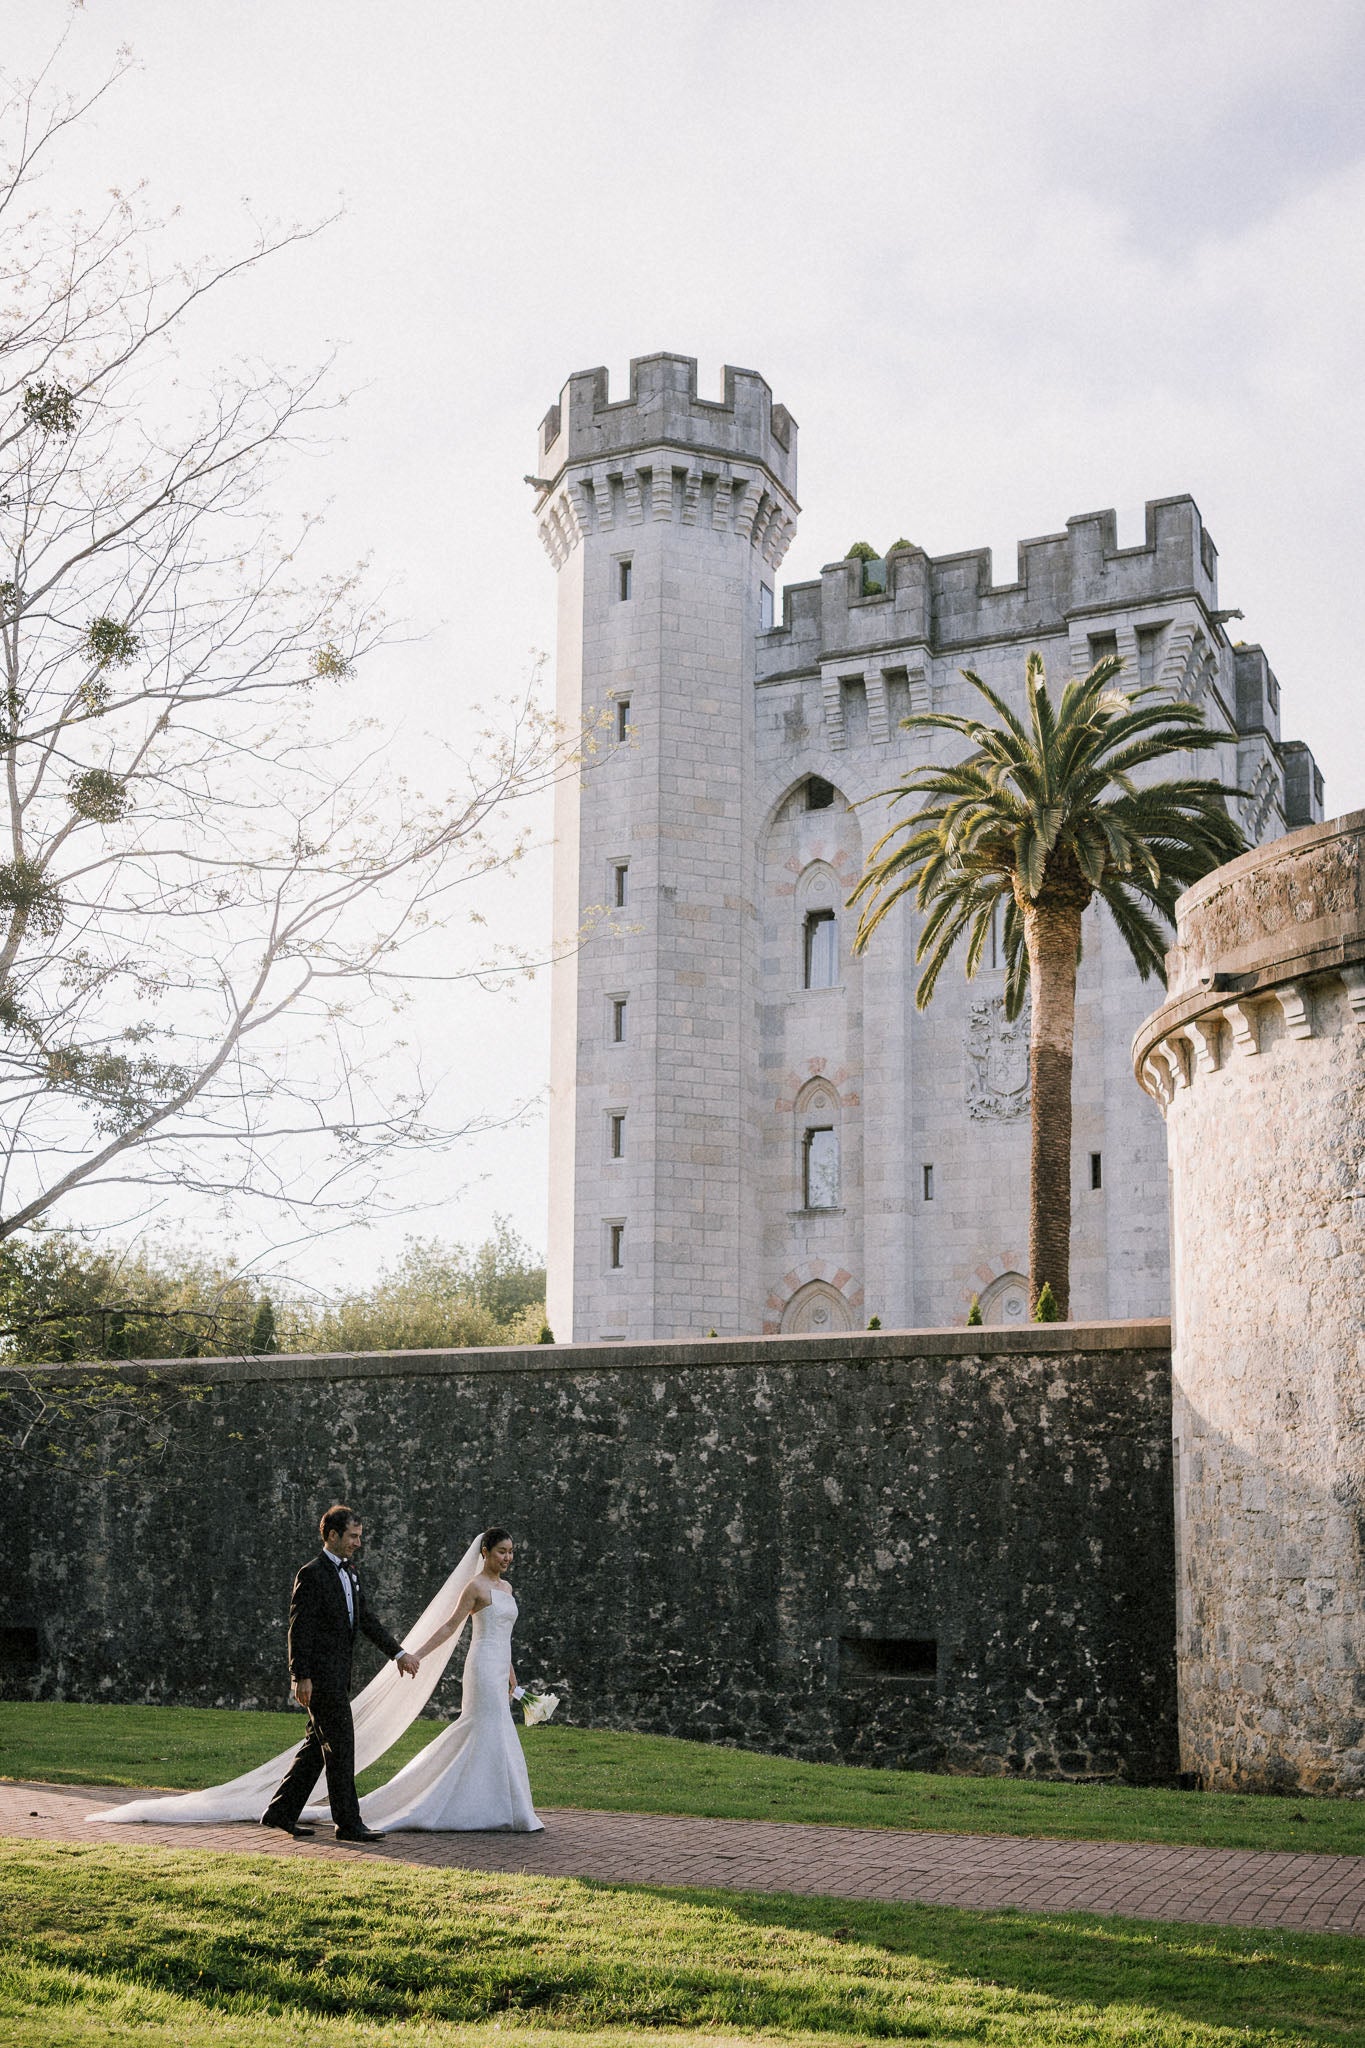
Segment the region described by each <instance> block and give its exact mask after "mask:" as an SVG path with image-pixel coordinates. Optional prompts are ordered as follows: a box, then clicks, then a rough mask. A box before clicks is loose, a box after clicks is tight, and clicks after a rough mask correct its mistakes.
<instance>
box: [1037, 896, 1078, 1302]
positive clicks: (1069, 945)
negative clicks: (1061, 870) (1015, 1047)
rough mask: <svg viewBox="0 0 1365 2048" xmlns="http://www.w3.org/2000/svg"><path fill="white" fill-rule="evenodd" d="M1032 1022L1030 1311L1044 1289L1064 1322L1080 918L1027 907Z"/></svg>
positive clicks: (1073, 910) (1074, 912) (1073, 912)
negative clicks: (1048, 1284) (1047, 1288)
mask: <svg viewBox="0 0 1365 2048" xmlns="http://www.w3.org/2000/svg"><path fill="white" fill-rule="evenodd" d="M1024 939H1025V943H1026V945H1027V946H1028V964H1029V982H1030V984H1031V988H1032V1003H1033V1017H1032V1023H1031V1026H1030V1030H1029V1079H1030V1084H1031V1086H1030V1094H1031V1098H1032V1119H1033V1150H1032V1158H1031V1161H1030V1167H1031V1171H1030V1177H1029V1221H1028V1263H1029V1281H1028V1293H1029V1308H1030V1311H1031V1310H1032V1309H1033V1308H1034V1307H1035V1306H1036V1305H1037V1301H1038V1296H1039V1295H1040V1294H1041V1292H1042V1290H1043V1282H1044V1281H1045V1280H1046V1281H1051V1283H1052V1292H1053V1295H1054V1296H1055V1298H1056V1302H1057V1307H1058V1310H1059V1312H1060V1314H1061V1317H1062V1319H1063V1320H1065V1319H1066V1318H1067V1317H1068V1316H1069V1315H1070V1313H1071V1053H1072V1041H1073V1038H1074V1036H1075V1027H1076V959H1077V955H1078V954H1079V952H1080V941H1081V913H1080V909H1079V908H1078V907H1075V906H1071V905H1065V906H1061V907H1053V906H1046V907H1044V906H1041V905H1038V904H1030V905H1029V906H1028V907H1027V909H1026V910H1025V911H1024Z"/></svg>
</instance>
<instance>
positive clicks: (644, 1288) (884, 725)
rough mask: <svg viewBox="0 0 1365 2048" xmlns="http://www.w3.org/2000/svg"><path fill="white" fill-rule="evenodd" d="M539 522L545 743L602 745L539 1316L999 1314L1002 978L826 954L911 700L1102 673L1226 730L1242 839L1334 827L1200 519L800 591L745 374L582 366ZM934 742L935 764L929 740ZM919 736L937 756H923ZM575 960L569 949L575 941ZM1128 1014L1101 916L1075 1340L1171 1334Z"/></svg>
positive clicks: (789, 531)
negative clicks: (1098, 666)
mask: <svg viewBox="0 0 1365 2048" xmlns="http://www.w3.org/2000/svg"><path fill="white" fill-rule="evenodd" d="M536 483H537V490H538V503H537V520H538V525H539V531H540V534H541V538H542V540H543V541H544V544H545V546H546V549H547V551H548V553H549V555H550V557H551V560H552V561H553V562H554V564H555V567H556V569H557V572H558V687H559V703H560V711H561V715H562V716H563V717H564V718H565V719H566V721H568V722H569V723H570V724H571V725H576V724H577V722H578V721H579V719H580V718H581V717H582V716H583V715H584V713H585V712H587V713H588V714H589V715H591V716H596V717H597V718H598V719H599V720H602V719H604V720H605V721H606V731H605V736H604V737H605V744H604V746H603V748H602V750H601V752H600V753H599V755H598V757H597V758H596V760H595V761H594V762H593V764H592V765H591V767H590V769H589V771H588V772H587V773H586V774H585V775H584V776H583V777H582V778H581V779H580V780H579V781H576V782H573V783H566V784H565V785H564V786H563V788H562V790H561V792H560V799H559V809H558V815H557V819H556V839H557V872H556V883H555V892H556V926H557V934H558V938H559V941H560V946H561V957H560V959H559V960H558V963H557V965H556V968H555V971H554V988H553V1009H554V1023H553V1044H552V1080H551V1086H552V1108H551V1185H552V1188H553V1213H552V1217H551V1228H550V1245H549V1257H550V1320H551V1323H552V1325H553V1327H554V1329H555V1332H556V1335H557V1336H559V1337H560V1338H561V1339H566V1338H568V1337H570V1335H572V1336H573V1337H574V1338H575V1339H578V1340H580V1341H581V1340H584V1339H588V1340H591V1339H625V1338H629V1339H636V1340H645V1339H650V1338H658V1337H688V1336H705V1335H706V1334H707V1333H708V1332H715V1333H717V1334H719V1335H721V1336H735V1335H743V1334H759V1333H763V1332H769V1333H771V1332H776V1331H784V1332H801V1331H807V1332H815V1333H819V1332H834V1331H838V1330H849V1329H853V1328H860V1327H862V1325H863V1324H864V1323H865V1322H866V1321H867V1320H868V1318H869V1317H870V1316H871V1315H873V1314H875V1315H877V1316H878V1317H879V1318H880V1320H881V1322H882V1323H883V1324H885V1325H887V1326H888V1327H902V1328H905V1327H910V1328H914V1327H928V1326H942V1325H945V1324H951V1323H954V1322H957V1323H960V1322H962V1321H963V1320H964V1319H965V1317H966V1314H967V1310H968V1307H969V1305H970V1303H971V1300H972V1298H973V1297H974V1296H976V1297H979V1299H980V1302H981V1306H982V1310H983V1314H984V1317H985V1320H986V1322H987V1323H1009V1322H1017V1321H1019V1320H1020V1319H1022V1318H1023V1316H1024V1314H1025V1310H1026V1297H1025V1282H1024V1248H1023V1244H1022V1241H1021V1240H1022V1231H1023V1219H1024V1218H1025V1216H1026V1214H1027V1182H1028V1046H1027V1022H1026V1020H1020V1022H1018V1023H1017V1024H1013V1025H1012V1024H1010V1023H1008V1022H1007V1021H1006V1019H1005V1016H1004V1004H1003V980H1004V975H1003V965H1002V963H1001V961H1000V958H999V954H998V952H997V954H996V957H995V958H993V959H991V960H989V961H988V963H987V964H986V965H985V966H983V968H982V970H981V971H980V972H979V973H978V975H977V977H976V979H975V980H974V981H973V982H970V983H969V982H967V981H966V979H965V977H963V976H962V975H960V974H954V973H953V972H951V971H950V972H949V973H947V974H945V975H944V977H943V978H942V980H941V981H940V983H939V987H938V990H937V993H936V995H935V998H934V1001H933V1003H932V1005H931V1006H930V1007H929V1008H928V1009H927V1010H926V1011H925V1012H924V1013H922V1014H920V1013H917V1012H916V1010H915V1007H914V995H913V990H914V982H915V968H914V959H913V950H914V941H915V936H916V921H915V919H914V918H913V916H912V915H911V914H910V912H909V911H908V910H907V911H906V912H905V913H904V914H898V915H897V916H895V917H893V918H891V919H889V920H888V921H887V923H886V924H885V925H884V926H883V927H882V929H881V931H880V932H879V933H878V935H877V938H876V939H875V940H874V942H873V944H872V946H871V947H870V948H869V950H868V952H867V954H866V955H865V956H864V957H862V958H861V959H860V958H856V957H855V956H854V955H853V952H852V950H851V944H850V941H851V938H852V933H853V928H854V923H855V919H854V917H853V915H852V914H851V913H850V912H848V911H847V910H846V909H845V907H844V906H845V899H846V897H847V895H848V892H849V890H850V888H851V887H852V885H853V883H854V881H855V880H856V879H857V877H858V875H859V873H860V871H861V868H862V864H863V861H864V858H865V855H866V853H867V850H868V848H869V847H870V846H871V845H872V843H873V842H874V841H875V840H876V839H877V838H878V837H879V836H880V833H881V832H882V831H883V830H884V829H885V825H886V823H887V822H888V820H889V818H890V816H891V813H890V809H889V806H888V804H887V803H886V801H885V799H884V798H883V797H881V795H880V793H882V792H884V791H886V790H887V789H888V788H889V787H892V786H894V785H895V784H896V783H897V781H898V780H899V779H900V778H901V777H902V776H903V775H904V774H905V773H906V772H907V771H908V770H909V769H910V768H911V767H912V766H914V765H915V764H916V763H917V762H919V761H921V760H923V759H924V758H925V757H926V750H927V749H928V747H929V745H930V742H929V739H928V737H927V736H926V735H924V734H922V733H907V732H905V731H903V730H902V726H901V720H902V719H903V718H904V717H905V716H906V714H907V713H908V712H909V711H912V710H918V709H927V708H930V707H932V708H935V709H948V710H967V709H969V708H970V709H973V710H974V709H976V708H977V706H978V705H979V701H980V700H979V699H977V698H976V696H975V693H974V692H973V691H971V689H970V687H969V686H968V685H967V684H966V683H964V682H963V680H962V677H961V675H960V671H961V670H962V669H963V668H964V667H970V668H974V669H976V670H978V671H979V672H980V673H981V674H982V675H983V676H984V678H985V679H986V680H987V681H988V682H989V683H991V684H992V685H993V686H994V687H995V688H997V689H998V690H1000V691H1001V692H1002V693H1003V694H1004V695H1005V696H1006V697H1009V698H1012V699H1014V700H1015V701H1017V702H1019V703H1021V704H1022V696H1023V675H1024V660H1025V656H1026V655H1027V654H1028V652H1029V651H1030V650H1032V649H1034V648H1037V649H1039V650H1040V651H1041V653H1042V654H1043V656H1044V659H1045V661H1046V664H1047V668H1048V672H1049V675H1050V676H1051V677H1052V678H1053V679H1054V680H1060V679H1062V678H1063V677H1065V676H1066V675H1068V674H1078V673H1082V672H1084V671H1085V670H1086V669H1087V668H1089V667H1090V665H1091V664H1092V663H1093V662H1094V661H1096V660H1097V659H1098V658H1099V657H1100V656H1101V655H1104V654H1110V653H1118V654H1120V655H1122V656H1123V657H1124V660H1125V663H1126V672H1127V675H1128V676H1129V677H1130V678H1131V679H1132V681H1133V682H1134V683H1141V684H1154V685H1155V686H1157V687H1158V688H1160V689H1163V690H1167V691H1169V692H1170V693H1171V695H1172V696H1173V697H1179V698H1181V699H1184V700H1186V701H1189V702H1193V703H1196V704H1198V705H1199V707H1200V709H1201V710H1202V711H1203V713H1204V715H1205V718H1206V721H1207V722H1208V723H1209V724H1210V725H1212V726H1213V727H1215V728H1216V729H1217V730H1219V731H1220V732H1222V733H1223V734H1225V736H1226V737H1225V739H1224V742H1223V744H1222V745H1221V746H1220V747H1219V748H1218V749H1217V750H1216V752H1214V753H1210V754H1204V755H1201V756H1199V757H1198V760H1199V769H1198V772H1200V773H1203V774H1213V775H1217V776H1219V777H1220V778H1221V779H1222V780H1223V781H1224V782H1226V783H1227V784H1229V785H1230V786H1232V787H1234V788H1235V789H1236V790H1237V791H1238V792H1239V793H1240V794H1239V797H1238V799H1237V802H1236V806H1235V809H1236V813H1237V817H1238V822H1239V823H1240V824H1241V826H1242V828H1243V830H1244V832H1245V833H1246V835H1247V838H1248V841H1249V842H1250V843H1251V844H1253V845H1255V844H1257V843H1259V842H1262V841H1265V840H1268V839H1273V838H1276V837H1278V836H1279V835H1280V834H1282V833H1284V832H1285V831H1286V830H1288V829H1291V828H1294V827H1297V826H1301V825H1306V824H1309V823H1312V822H1314V821H1316V820H1318V819H1320V818H1321V816H1322V784H1321V778H1320V776H1319V774H1318V771H1317V768H1316V766H1315V764H1314V762H1313V760H1312V757H1311V755H1310V754H1309V752H1308V750H1307V748H1306V747H1304V746H1303V745H1302V744H1300V743H1298V742H1295V741H1286V740H1282V739H1281V737H1280V710H1279V690H1278V686H1277V683H1276V679H1275V677H1274V675H1273V673H1272V671H1271V669H1270V667H1269V665H1268V663H1267V661H1266V659H1265V656H1264V654H1263V653H1262V651H1261V649H1260V648H1258V647H1254V646H1244V645H1241V644H1234V643H1233V642H1232V641H1231V640H1230V639H1229V636H1228V634H1227V632H1226V630H1225V625H1226V621H1227V619H1228V618H1229V617H1230V616H1231V615H1230V614H1228V613H1225V612H1222V611H1220V609H1219V596H1218V582H1217V552H1216V550H1215V548H1214V545H1213V542H1212V540H1211V539H1210V537H1209V535H1208V534H1207V533H1206V532H1205V530H1204V527H1203V524H1202V521H1201V519H1200V516H1199V512H1198V509H1197V507H1196V506H1195V504H1194V502H1193V500H1192V499H1190V498H1188V497H1174V498H1164V499H1159V500H1157V501H1155V502H1153V503H1150V504H1149V505H1148V507H1147V521H1146V536H1145V540H1144V542H1143V544H1142V545H1141V546H1140V547H1132V548H1120V547H1118V545H1117V542H1116V534H1115V521H1114V516H1113V514H1112V513H1111V512H1101V513H1092V514H1087V515H1083V516H1081V517H1077V518H1073V519H1071V520H1069V521H1068V522H1067V526H1066V530H1065V532H1063V533H1059V534H1052V535H1048V536H1045V537H1044V538H1041V539H1038V540H1031V541H1025V542H1024V543H1023V544H1022V545H1021V547H1020V549H1019V560H1018V567H1017V573H1016V575H1015V577H1014V580H1012V581H1010V582H1006V583H996V582H994V581H993V580H992V567H991V557H990V553H989V551H988V550H985V549H978V550H974V551H970V552H968V553H964V554H958V555H950V556H945V557H938V558H931V557H930V556H928V555H926V554H925V553H924V552H923V550H922V549H920V548H919V547H917V546H915V545H914V544H912V543H911V542H908V541H900V542H897V543H896V545H895V546H894V547H892V548H890V549H889V550H888V552H887V554H886V556H885V557H884V558H880V559H876V560H872V561H860V560H856V559H848V560H844V561H839V562H835V563H832V564H831V565H830V566H829V567H828V568H826V569H825V570H824V571H823V572H822V574H821V576H820V578H819V580H818V581H816V582H811V583H802V584H797V585H795V586H789V587H788V588H787V589H786V590H785V591H784V593H783V595H782V599H781V604H780V610H779V605H778V598H777V572H778V569H779V567H780V564H781V562H782V559H783V556H784V554H785V552H786V549H787V547H788V545H789V544H790V541H791V538H792V535H793V533H794V532H795V527H796V519H797V514H798V509H799V508H798V505H797V500H796V425H795V422H794V421H793V420H792V418H791V416H790V414H789V413H788V412H787V411H786V409H785V407H783V406H781V405H777V404H774V403H773V399H772V394H771V392H770V390H769V387H768V385H767V383H766V382H765V381H764V379H763V378H762V377H760V376H758V375H756V374H754V373H753V372H751V371H746V370H736V369H731V368H727V369H726V371H725V373H724V396H723V398H722V399H721V400H719V401H712V400H707V399H703V398H700V397H699V396H698V395H697V375H696V363H695V362H694V361H693V360H692V359H691V358H688V357H684V356H675V355H655V356H646V357H642V358H640V359H637V360H636V361H634V362H633V363H632V365H631V375H630V392H629V396H628V397H626V398H620V399H615V400H613V399H611V398H610V397H609V394H608V388H607V378H606V373H605V372H604V371H602V370H591V371H587V372H584V373H582V374H580V375H577V376H574V377H571V378H570V380H569V382H568V384H567V385H566V386H565V388H564V391H563V393H562V395H561V398H560V401H559V403H558V404H557V405H555V406H553V407H552V408H551V410H550V412H549V413H548V414H547V416H546V418H545V421H544V423H543V425H542V428H541V435H540V448H539V460H538V463H537V478H536ZM947 738H948V743H949V745H951V741H950V736H947ZM933 744H934V746H935V747H936V748H938V747H943V746H944V745H945V741H944V739H940V738H939V737H937V736H936V737H935V740H934V742H933ZM585 932H586V933H587V936H586V937H585V938H583V939H582V941H581V942H576V939H577V935H579V934H583V933H585ZM1157 994H1159V991H1154V990H1153V988H1152V987H1151V986H1150V985H1144V984H1143V983H1142V981H1141V980H1140V979H1139V978H1138V976H1137V974H1136V971H1135V970H1134V968H1133V967H1132V965H1131V962H1130V960H1129V958H1128V955H1127V952H1126V949H1125V948H1124V946H1123V944H1122V941H1121V940H1120V938H1119V936H1118V934H1117V932H1116V931H1115V930H1114V928H1113V927H1112V925H1110V924H1109V923H1108V922H1107V920H1106V918H1105V916H1104V915H1103V914H1102V913H1101V912H1100V911H1099V909H1098V908H1092V909H1091V910H1090V911H1088V912H1087V913H1086V928H1085V933H1084V954H1083V961H1082V967H1081V973H1080V980H1079V986H1078V992H1077V1017H1076V1096H1075V1121H1074V1140H1073V1142H1074V1154H1073V1186H1074V1188H1075V1190H1076V1202H1075V1217H1074V1233H1073V1264H1072V1313H1073V1315H1074V1316H1075V1317H1076V1318H1077V1319H1078V1320H1088V1319H1095V1318H1105V1317H1142V1316H1150V1315H1162V1314H1165V1313H1166V1311H1167V1308H1168V1303H1169V1256H1168V1247H1167V1184H1166V1183H1167V1175H1166V1160H1165V1143H1164V1137H1163V1132H1162V1125H1161V1117H1160V1113H1159V1111H1158V1109H1157V1108H1156V1106H1155V1105H1154V1103H1153V1102H1151V1101H1150V1100H1148V1099H1146V1098H1145V1097H1144V1095H1143V1094H1142V1093H1140V1092H1139V1091H1138V1090H1137V1089H1135V1088H1134V1086H1133V1080H1132V1073H1131V1068H1130V1065H1129V1057H1128V1048H1129V1044H1130V1041H1131V1039H1132V1036H1133V1033H1134V1031H1135V1029H1136V1028H1137V1027H1138V1025H1139V1024H1140V1023H1141V1021H1142V1019H1143V1018H1144V1016H1145V1015H1146V1014H1147V1012H1148V1011H1149V1010H1150V1009H1151V1007H1152V1003H1153V1000H1154V996H1155V995H1157Z"/></svg>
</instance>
